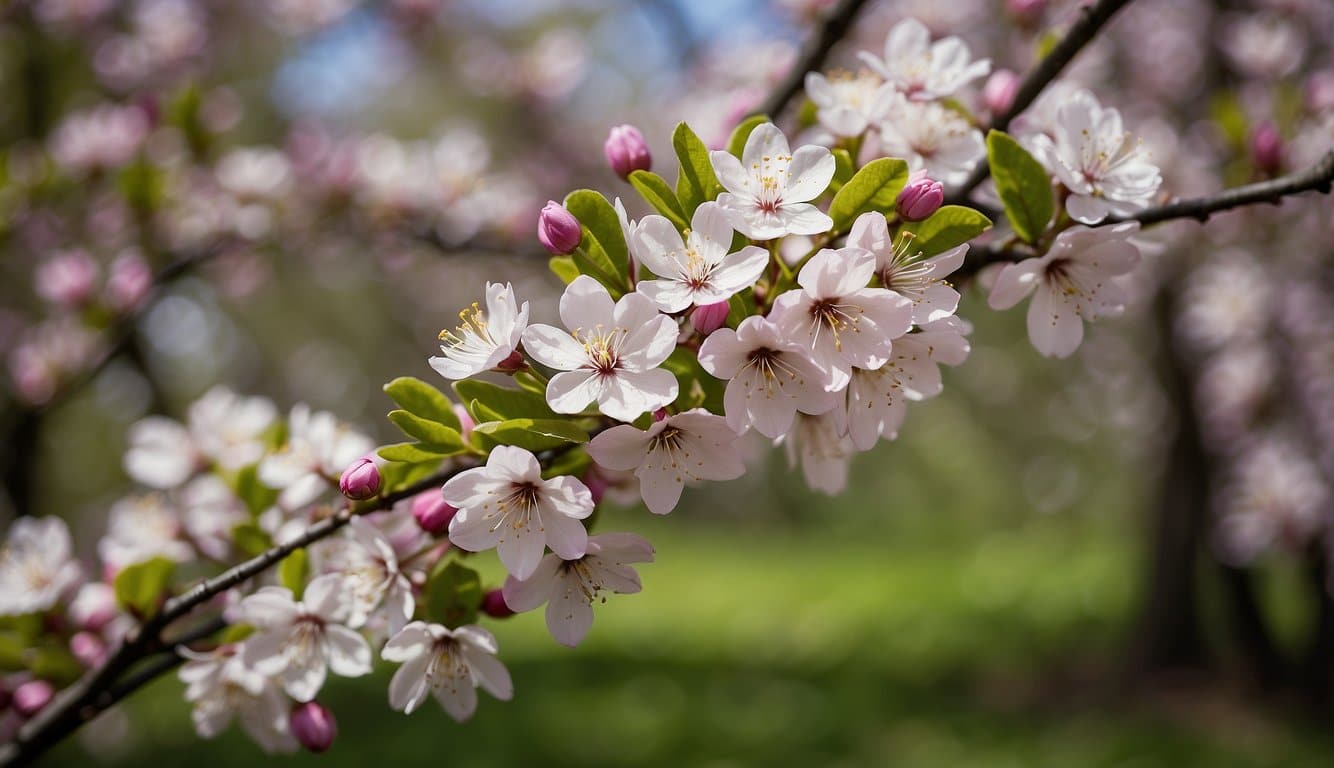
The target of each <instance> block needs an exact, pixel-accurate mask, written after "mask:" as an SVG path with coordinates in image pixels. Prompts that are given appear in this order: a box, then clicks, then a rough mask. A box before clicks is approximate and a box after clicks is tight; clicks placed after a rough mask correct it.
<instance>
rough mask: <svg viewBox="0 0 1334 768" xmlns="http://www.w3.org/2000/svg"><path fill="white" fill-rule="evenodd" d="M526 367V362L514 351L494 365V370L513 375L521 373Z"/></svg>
mask: <svg viewBox="0 0 1334 768" xmlns="http://www.w3.org/2000/svg"><path fill="white" fill-rule="evenodd" d="M527 366H528V361H527V360H524V359H523V355H522V354H520V353H519V351H518V350H517V349H516V350H515V351H513V352H511V353H510V356H509V357H507V358H505V359H504V360H501V361H500V363H499V364H497V365H496V370H497V371H504V372H505V373H514V372H515V371H522V370H523V369H524V368H525V367H527Z"/></svg>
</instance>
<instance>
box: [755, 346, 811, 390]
mask: <svg viewBox="0 0 1334 768" xmlns="http://www.w3.org/2000/svg"><path fill="white" fill-rule="evenodd" d="M746 365H747V366H754V367H755V370H756V371H758V372H759V374H760V376H761V377H762V378H763V380H764V390H765V393H766V397H773V388H774V385H778V386H779V387H782V385H783V379H787V380H788V381H797V380H798V379H799V378H800V376H799V374H798V373H797V369H796V368H795V367H794V366H793V365H792V364H791V363H789V362H787V360H786V359H785V358H784V356H783V353H782V352H781V351H779V350H776V349H770V348H768V347H759V348H757V349H754V350H751V352H750V354H749V355H747V356H746Z"/></svg>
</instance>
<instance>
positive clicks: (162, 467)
mask: <svg viewBox="0 0 1334 768" xmlns="http://www.w3.org/2000/svg"><path fill="white" fill-rule="evenodd" d="M277 417H278V412H277V409H276V408H275V407H274V405H273V403H272V402H271V401H269V400H268V399H266V398H263V397H242V396H240V395H238V394H236V393H235V392H233V391H231V390H230V389H227V388H226V387H221V386H218V387H214V388H212V389H210V390H209V391H208V392H207V393H205V394H204V396H203V397H201V398H199V399H198V400H196V401H195V402H194V403H193V404H192V405H191V406H190V409H189V412H188V413H187V416H186V422H185V424H181V423H180V422H177V421H174V420H172V419H168V418H165V417H162V416H149V417H147V418H145V419H141V420H140V421H138V422H135V424H134V425H133V426H132V427H130V435H129V440H130V447H129V449H128V450H127V451H126V453H125V471H126V473H127V474H129V475H130V477H132V478H134V479H135V480H137V481H139V482H141V483H143V484H144V485H147V486H149V487H152V488H163V489H165V488H175V487H177V486H179V485H180V484H182V483H184V482H185V481H186V480H188V479H190V477H191V475H193V474H194V473H195V472H196V471H198V470H199V469H201V468H203V467H204V466H206V465H207V464H208V463H209V462H214V463H216V464H217V465H218V466H219V467H221V468H222V469H225V470H235V469H240V468H241V467H244V466H246V465H248V464H253V463H254V462H256V461H258V460H259V458H260V457H261V456H263V455H264V440H263V436H264V433H265V432H266V431H267V430H268V429H269V428H270V427H272V426H273V423H274V421H275V420H276V419H277Z"/></svg>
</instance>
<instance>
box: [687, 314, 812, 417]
mask: <svg viewBox="0 0 1334 768" xmlns="http://www.w3.org/2000/svg"><path fill="white" fill-rule="evenodd" d="M699 364H700V365H701V366H702V367H703V368H704V370H706V371H708V372H709V373H710V374H712V375H714V376H716V377H718V378H720V379H726V380H727V389H726V390H725V391H724V393H723V409H724V412H725V413H726V416H727V424H728V426H730V427H731V428H732V429H733V430H734V431H736V432H738V433H740V432H744V431H746V429H747V428H749V427H754V428H755V429H756V431H758V432H759V433H760V434H762V435H764V436H765V437H769V438H778V437H782V436H783V434H785V433H786V432H787V431H788V429H790V428H791V427H792V420H793V418H795V417H796V413H797V411H802V412H803V413H823V412H824V411H827V410H829V409H830V408H832V407H834V403H835V399H836V398H835V396H834V395H832V394H831V393H829V392H826V391H825V388H824V381H825V376H824V374H822V373H821V372H820V370H819V369H818V368H816V367H815V363H813V362H811V359H810V356H809V355H808V354H807V352H806V350H805V349H803V348H802V347H801V346H800V345H799V344H797V343H796V342H793V341H790V340H788V339H786V338H784V336H783V333H782V331H781V330H780V329H779V328H778V326H777V325H775V324H774V323H773V322H772V321H771V320H769V319H767V318H764V317H748V318H746V319H745V320H742V321H741V325H739V326H737V329H736V330H735V331H733V330H732V329H730V328H719V329H718V330H716V331H714V332H713V333H712V334H710V335H709V337H708V338H707V339H705V340H704V343H703V344H701V345H700V348H699Z"/></svg>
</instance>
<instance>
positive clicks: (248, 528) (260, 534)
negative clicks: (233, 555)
mask: <svg viewBox="0 0 1334 768" xmlns="http://www.w3.org/2000/svg"><path fill="white" fill-rule="evenodd" d="M232 544H233V545H234V546H235V547H236V548H237V550H239V551H240V552H241V554H243V555H245V556H246V557H256V556H258V555H261V554H263V553H264V551H265V550H266V549H268V548H269V547H272V546H273V537H272V536H270V535H269V532H268V531H266V530H264V529H263V528H260V527H259V526H258V525H257V524H255V523H241V524H240V525H237V526H234V527H233V528H232Z"/></svg>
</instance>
